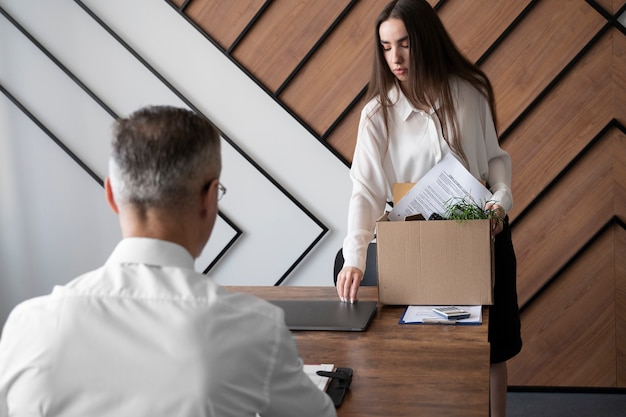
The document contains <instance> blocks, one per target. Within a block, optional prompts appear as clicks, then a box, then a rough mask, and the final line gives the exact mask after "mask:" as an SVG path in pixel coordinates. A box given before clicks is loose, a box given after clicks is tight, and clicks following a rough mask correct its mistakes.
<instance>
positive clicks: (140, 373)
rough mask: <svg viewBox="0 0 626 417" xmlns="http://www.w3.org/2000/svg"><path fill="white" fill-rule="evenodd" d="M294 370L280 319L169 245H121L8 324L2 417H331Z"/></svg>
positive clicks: (324, 400)
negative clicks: (231, 290) (198, 270)
mask: <svg viewBox="0 0 626 417" xmlns="http://www.w3.org/2000/svg"><path fill="white" fill-rule="evenodd" d="M190 266H191V268H190ZM301 365H302V363H301V361H300V359H299V357H298V354H297V351H296V347H295V343H294V341H293V338H292V337H291V334H290V333H289V331H288V330H287V328H286V327H285V325H284V319H283V316H282V311H281V310H279V309H277V308H275V307H274V306H272V305H270V304H269V303H266V302H264V301H262V300H259V299H256V298H253V297H249V296H246V295H241V294H233V293H228V292H226V291H225V290H223V289H222V288H221V287H219V286H217V285H216V284H215V283H214V282H212V280H210V279H209V278H207V277H205V276H203V275H200V274H197V273H195V272H193V259H192V258H191V257H190V256H189V255H188V253H187V252H185V251H184V249H182V248H181V247H179V246H177V245H175V244H171V243H167V242H163V241H158V240H154V239H125V240H123V241H122V242H121V243H120V245H119V246H118V247H117V248H116V250H115V251H114V253H113V254H112V256H111V258H110V259H109V261H108V262H107V263H106V265H105V266H104V267H102V268H100V269H98V270H96V271H93V272H90V273H88V274H85V275H84V276H82V277H80V278H78V279H76V280H74V281H73V282H71V283H70V284H68V285H67V286H64V287H57V288H55V290H54V291H53V293H52V294H51V295H49V296H46V297H40V298H37V299H33V300H30V301H28V302H26V303H24V304H22V305H20V306H19V307H18V308H16V310H15V311H14V312H13V313H12V315H11V317H10V319H9V321H8V322H7V326H6V327H5V330H4V333H3V335H2V339H1V340H0V416H3V415H4V414H3V413H7V410H6V409H3V407H7V406H8V410H9V412H11V411H13V410H15V411H16V414H15V415H20V412H25V411H26V410H28V411H31V412H32V413H33V414H28V415H67V416H70V415H72V416H73V415H89V416H121V415H128V416H130V415H132V416H142V415H146V416H147V415H150V416H154V415H176V416H228V415H232V416H246V415H251V416H253V415H255V414H256V413H260V414H262V415H268V416H269V415H275V416H279V415H285V416H287V415H298V416H305V415H312V416H313V415H315V416H319V415H335V410H334V407H333V406H332V402H330V399H329V398H328V397H327V395H326V394H324V393H322V392H321V391H320V390H319V389H317V388H316V387H315V386H314V385H313V384H312V383H311V381H310V380H309V379H308V377H307V376H306V375H305V374H304V373H302V372H301V369H300V368H301ZM4 401H6V402H7V404H8V405H7V406H5V405H4V404H3V402H4ZM13 407H14V408H13ZM29 407H30V408H29ZM7 415H8V413H7Z"/></svg>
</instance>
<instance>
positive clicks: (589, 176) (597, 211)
mask: <svg viewBox="0 0 626 417" xmlns="http://www.w3.org/2000/svg"><path fill="white" fill-rule="evenodd" d="M612 148H613V143H612V140H611V138H610V137H605V138H603V140H602V141H600V142H599V143H598V144H597V145H596V146H594V147H593V149H592V150H591V151H590V152H588V153H587V154H586V155H585V156H584V158H583V159H582V160H581V161H580V162H579V163H578V164H576V165H575V166H574V167H573V168H572V169H571V170H570V171H569V172H567V174H566V175H565V176H564V177H563V178H562V179H561V180H560V181H559V182H558V183H557V184H556V185H555V186H554V187H553V188H552V189H550V191H549V192H546V193H545V194H544V195H543V198H542V199H541V200H540V201H539V202H538V203H537V204H536V205H535V206H533V208H532V211H531V213H529V214H528V215H527V216H525V217H524V218H523V219H521V220H520V221H519V222H518V223H516V224H515V229H514V230H513V244H514V245H515V252H516V255H517V260H518V283H517V289H518V297H519V302H520V304H521V305H524V304H525V303H526V302H527V301H528V300H529V299H530V298H531V297H532V296H533V295H534V294H535V293H536V292H537V291H538V290H539V289H541V287H543V285H544V284H545V283H546V282H547V281H548V280H549V279H550V277H552V276H554V275H555V274H556V273H557V272H558V271H559V270H560V269H561V268H562V267H564V266H565V265H566V263H567V262H568V261H569V260H570V259H572V257H574V256H575V255H576V253H577V252H578V251H579V250H581V249H582V248H583V246H584V245H585V243H586V242H588V241H589V240H590V239H591V238H592V237H593V235H594V234H595V233H596V232H597V231H598V230H600V229H601V228H602V226H604V225H605V224H606V223H607V222H608V221H610V219H611V217H612V216H613V198H612V197H613V184H614V182H613V178H612V175H611V174H612V166H613V155H612V154H611V150H612ZM564 242H567V244H566V245H564V244H563V243H564Z"/></svg>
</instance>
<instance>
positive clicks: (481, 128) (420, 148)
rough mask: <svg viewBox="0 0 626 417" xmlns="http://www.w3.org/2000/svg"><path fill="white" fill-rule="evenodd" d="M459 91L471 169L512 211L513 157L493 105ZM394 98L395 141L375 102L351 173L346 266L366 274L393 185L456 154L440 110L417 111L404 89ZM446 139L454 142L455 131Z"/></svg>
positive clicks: (364, 118)
mask: <svg viewBox="0 0 626 417" xmlns="http://www.w3.org/2000/svg"><path fill="white" fill-rule="evenodd" d="M453 92H454V99H455V101H456V112H457V118H458V121H459V131H460V132H461V135H462V141H463V142H462V143H463V150H464V151H465V155H466V157H467V159H468V163H469V166H467V165H466V168H468V170H469V171H470V172H471V173H472V175H474V177H476V178H477V179H478V180H480V181H483V182H487V183H488V184H489V185H490V187H491V189H490V191H491V192H492V193H493V196H492V198H491V200H492V201H495V202H498V204H500V205H501V206H502V208H504V210H505V211H507V212H508V211H509V210H510V209H511V207H512V205H513V196H512V193H511V158H510V156H509V154H508V153H506V152H505V151H504V150H503V149H502V148H500V145H499V143H498V137H497V135H496V130H495V126H494V123H493V118H492V115H491V110H490V108H489V102H488V101H487V99H486V98H485V96H484V95H483V94H481V93H480V92H479V91H478V90H476V89H475V88H474V87H473V86H472V85H470V84H468V83H466V82H456V83H455V84H454V88H453ZM389 98H390V99H391V102H392V103H394V106H393V107H391V108H390V109H389V112H388V127H389V135H388V137H389V140H387V135H386V132H385V125H384V120H383V115H382V111H381V110H380V103H379V100H378V99H377V98H375V99H373V100H371V101H370V102H368V103H367V104H366V105H365V107H364V108H363V110H362V112H361V120H360V122H359V130H358V137H357V144H356V148H355V152H354V158H353V161H352V168H351V169H350V178H351V179H352V184H353V188H352V197H351V199H350V206H349V210H348V234H347V236H346V238H345V240H344V243H343V255H344V258H345V262H344V266H355V267H357V268H359V269H361V270H362V271H363V270H364V269H365V257H366V252H367V245H368V244H369V242H371V241H372V239H373V238H374V229H375V225H376V220H377V219H378V218H379V217H380V216H381V215H382V214H383V212H384V210H385V205H386V202H387V201H391V199H392V189H393V184H395V183H407V182H412V183H415V182H417V181H419V179H420V178H422V176H424V174H426V173H427V172H428V171H429V170H430V169H431V168H432V167H433V166H434V165H435V164H437V162H439V161H440V160H441V158H442V157H443V156H444V155H446V154H447V153H448V152H451V150H450V148H449V146H448V145H447V143H446V142H445V140H444V136H443V135H442V130H441V124H440V122H439V119H438V118H437V114H436V112H435V110H434V109H431V110H430V112H428V113H426V112H424V111H422V110H418V109H416V108H415V107H413V105H412V104H411V103H410V102H409V100H408V99H407V98H406V97H405V96H404V94H403V93H402V91H401V90H400V89H399V88H398V87H396V88H393V89H392V90H390V92H389ZM446 137H448V138H449V137H450V133H449V132H448V133H446ZM457 159H459V160H461V158H457ZM461 162H463V161H461Z"/></svg>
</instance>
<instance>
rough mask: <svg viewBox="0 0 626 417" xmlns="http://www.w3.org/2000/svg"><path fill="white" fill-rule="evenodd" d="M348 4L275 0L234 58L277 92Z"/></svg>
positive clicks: (271, 89)
mask: <svg viewBox="0 0 626 417" xmlns="http://www.w3.org/2000/svg"><path fill="white" fill-rule="evenodd" d="M348 4H349V1H348V0H344V1H339V0H326V1H321V0H318V1H316V2H293V1H291V0H282V1H280V0H279V1H274V2H272V3H271V6H270V7H269V8H268V10H267V12H266V13H265V14H264V15H263V16H262V17H261V18H260V19H259V21H258V22H257V23H256V24H255V25H254V27H253V28H252V29H251V30H250V32H249V33H248V35H247V36H246V37H245V38H244V39H243V41H242V42H241V44H240V45H238V46H237V48H236V49H235V51H234V53H233V57H234V58H235V59H236V60H237V61H239V62H240V63H241V64H243V65H244V66H245V67H246V68H247V69H248V70H249V71H250V72H251V73H252V74H253V75H254V76H255V77H256V78H257V79H258V80H259V81H260V82H262V83H263V84H265V86H267V87H268V89H269V90H270V91H272V92H276V90H277V89H278V87H280V86H281V85H282V83H283V82H284V81H285V80H286V79H287V77H288V76H289V75H290V74H291V72H292V71H294V70H295V69H296V67H297V66H298V64H300V62H301V61H302V60H303V59H304V57H305V56H306V55H307V53H308V52H309V51H310V50H311V49H313V47H314V46H315V44H316V43H317V41H318V40H319V39H320V38H321V37H322V35H323V34H324V32H325V31H326V30H327V29H328V28H329V27H330V26H331V25H332V23H333V21H334V20H335V19H336V18H337V16H338V15H340V14H341V12H342V11H343V10H344V9H345V8H346V6H348Z"/></svg>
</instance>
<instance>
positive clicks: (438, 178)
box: [388, 153, 492, 221]
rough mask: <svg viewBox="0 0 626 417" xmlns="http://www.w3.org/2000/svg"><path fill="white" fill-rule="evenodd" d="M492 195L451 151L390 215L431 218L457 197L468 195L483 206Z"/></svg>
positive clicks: (463, 197) (400, 219) (440, 212)
mask: <svg viewBox="0 0 626 417" xmlns="http://www.w3.org/2000/svg"><path fill="white" fill-rule="evenodd" d="M491 196H492V194H491V192H490V191H489V190H488V189H487V188H485V186H484V185H482V184H481V183H480V181H478V180H477V179H476V178H475V177H474V176H473V175H472V174H471V173H470V172H469V171H468V170H467V169H466V168H465V167H464V166H463V164H462V163H461V162H459V161H458V160H457V159H456V158H455V157H454V155H452V153H448V154H447V155H446V156H444V157H443V158H442V159H441V161H439V163H437V165H435V166H434V167H433V168H432V169H431V170H430V171H428V172H427V173H426V175H424V177H422V179H421V180H420V181H419V182H418V183H417V184H415V185H414V186H413V187H412V188H411V190H409V192H408V193H407V194H406V195H405V196H404V197H402V199H400V201H398V203H397V204H396V205H395V207H394V208H393V210H391V212H390V213H389V216H388V218H389V220H390V221H404V219H405V218H406V217H407V216H412V215H415V214H421V215H422V216H424V218H425V219H428V218H429V217H430V216H431V215H432V214H433V213H437V214H440V215H443V214H444V213H445V212H446V203H449V202H454V200H457V199H468V198H469V199H471V200H473V201H474V202H475V203H476V204H478V205H480V206H483V205H484V204H485V203H486V202H487V201H489V199H490V198H491Z"/></svg>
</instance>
